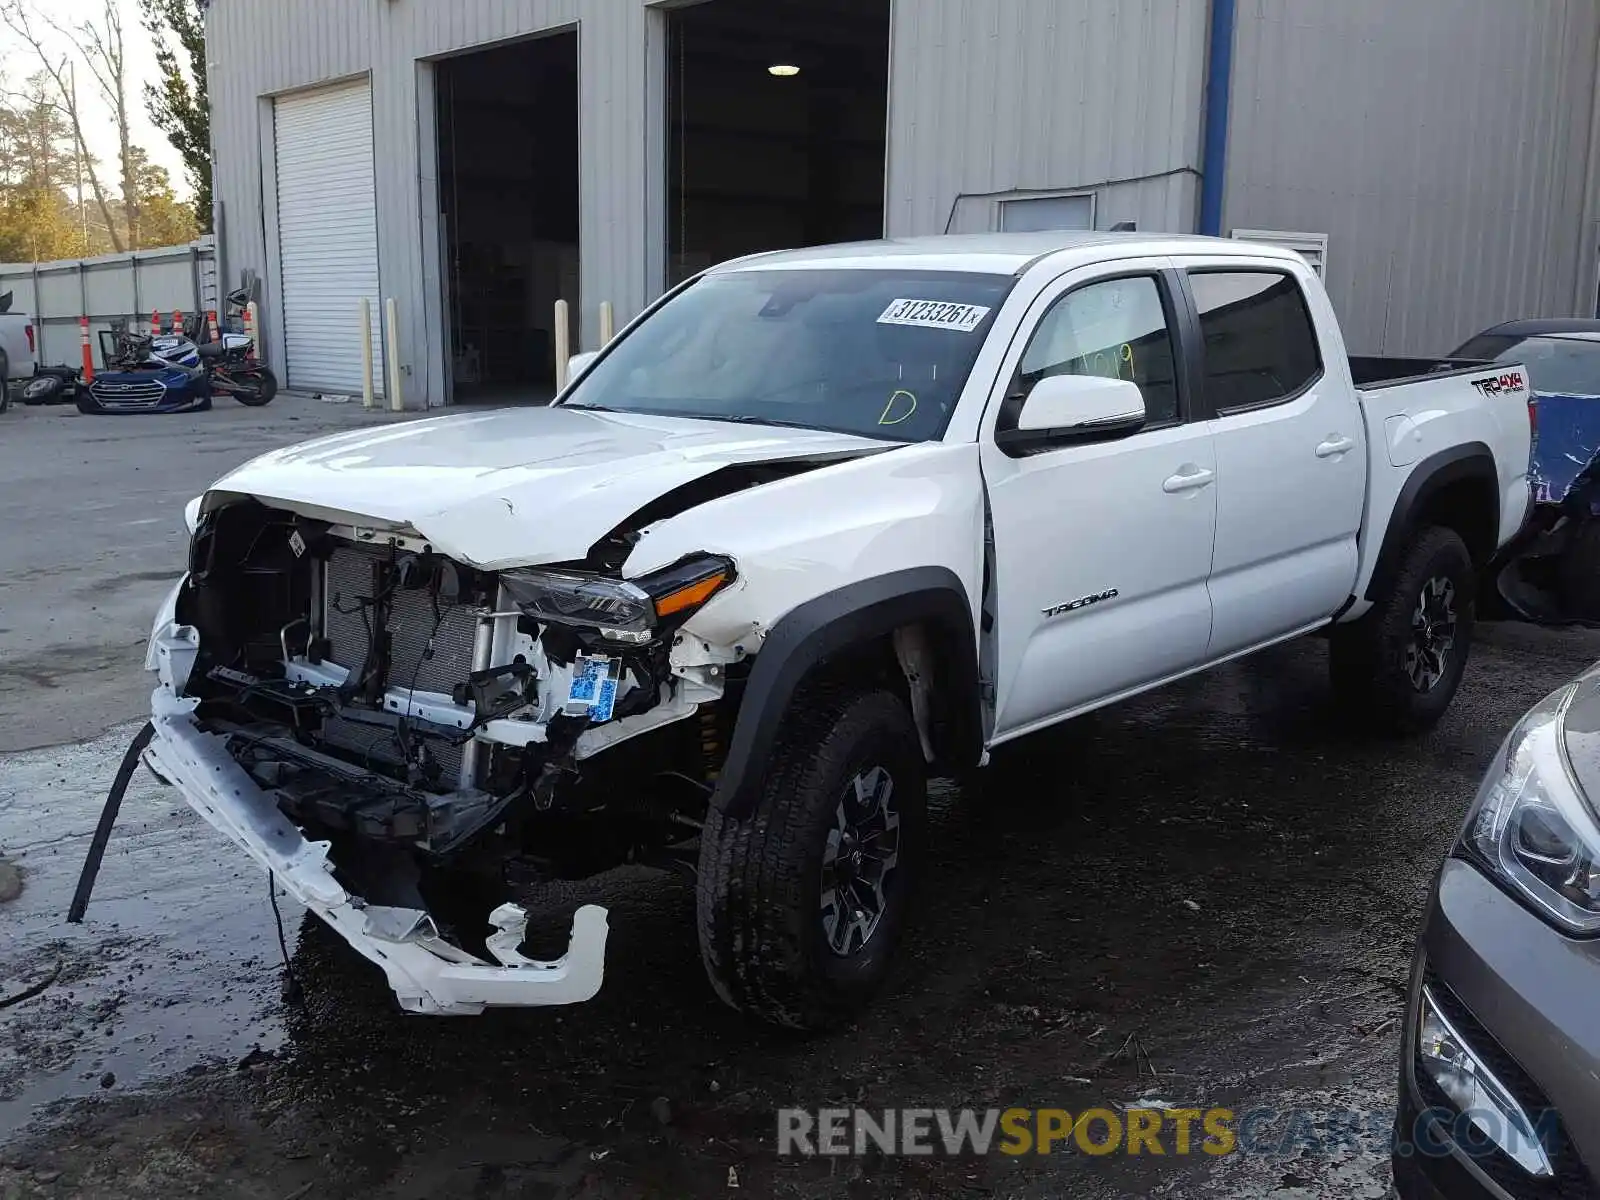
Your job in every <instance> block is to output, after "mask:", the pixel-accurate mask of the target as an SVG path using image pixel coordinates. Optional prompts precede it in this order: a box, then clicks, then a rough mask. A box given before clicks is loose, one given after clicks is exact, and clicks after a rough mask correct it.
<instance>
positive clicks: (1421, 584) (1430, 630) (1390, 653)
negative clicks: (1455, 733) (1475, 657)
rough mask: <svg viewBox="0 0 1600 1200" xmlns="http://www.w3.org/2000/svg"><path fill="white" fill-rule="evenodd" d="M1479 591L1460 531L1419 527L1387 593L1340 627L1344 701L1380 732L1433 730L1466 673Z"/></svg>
mask: <svg viewBox="0 0 1600 1200" xmlns="http://www.w3.org/2000/svg"><path fill="white" fill-rule="evenodd" d="M1476 592H1477V574H1476V572H1475V570H1474V569H1473V565H1472V556H1471V554H1469V553H1468V551H1467V547H1466V543H1465V542H1463V541H1462V540H1461V536H1460V535H1459V534H1457V533H1456V532H1455V531H1454V530H1452V529H1444V528H1441V527H1438V526H1432V527H1429V528H1426V529H1422V530H1419V531H1418V532H1417V534H1416V535H1415V536H1414V537H1413V538H1412V540H1411V544H1410V545H1409V546H1407V547H1406V550H1405V553H1404V554H1403V556H1402V557H1401V560H1400V564H1399V568H1398V570H1396V572H1395V574H1394V579H1393V582H1392V583H1391V585H1390V587H1389V589H1388V592H1387V594H1386V595H1384V596H1382V597H1381V598H1379V599H1378V600H1377V602H1376V603H1375V604H1374V605H1373V607H1372V610H1371V611H1370V612H1368V613H1367V614H1366V615H1365V616H1364V617H1362V618H1361V619H1360V620H1359V621H1356V622H1354V623H1352V624H1350V625H1341V626H1337V627H1336V628H1335V629H1334V631H1333V638H1332V644H1331V646H1330V655H1329V667H1330V671H1331V675H1332V679H1333V689H1334V695H1335V697H1336V699H1337V700H1338V702H1339V704H1340V706H1341V707H1342V708H1343V709H1344V710H1345V711H1346V712H1347V713H1348V714H1349V715H1350V716H1351V717H1352V718H1354V719H1355V720H1357V721H1359V722H1360V723H1361V724H1364V725H1366V726H1368V727H1369V728H1371V729H1373V730H1375V731H1376V732H1380V733H1386V734H1412V733H1421V732H1423V731H1425V730H1427V729H1430V728H1432V726H1433V725H1434V724H1436V723H1437V722H1438V720H1439V718H1440V717H1442V716H1444V713H1445V710H1446V709H1448V708H1449V707H1450V701H1451V700H1452V699H1454V697H1455V694H1456V689H1457V688H1458V687H1460V686H1461V677H1462V675H1463V674H1464V673H1465V672H1466V668H1467V656H1468V653H1469V651H1470V649H1471V646H1472V631H1473V623H1474V600H1475V597H1476Z"/></svg>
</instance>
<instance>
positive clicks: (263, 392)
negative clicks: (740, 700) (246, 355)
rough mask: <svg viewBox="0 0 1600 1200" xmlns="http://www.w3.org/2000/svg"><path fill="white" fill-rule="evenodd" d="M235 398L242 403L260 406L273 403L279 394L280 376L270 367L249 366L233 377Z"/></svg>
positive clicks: (252, 406) (255, 406)
mask: <svg viewBox="0 0 1600 1200" xmlns="http://www.w3.org/2000/svg"><path fill="white" fill-rule="evenodd" d="M232 382H233V388H234V392H233V398H234V399H235V400H237V401H238V402H239V403H240V404H244V405H248V406H249V407H251V408H260V407H261V406H262V405H264V404H271V403H272V398H273V397H274V396H276V395H277V394H278V377H277V376H276V375H274V374H273V373H272V371H271V369H270V368H268V367H249V368H247V369H245V370H241V371H238V372H237V373H235V374H234V375H233V377H232Z"/></svg>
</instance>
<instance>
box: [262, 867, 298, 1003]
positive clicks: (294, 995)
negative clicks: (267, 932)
mask: <svg viewBox="0 0 1600 1200" xmlns="http://www.w3.org/2000/svg"><path fill="white" fill-rule="evenodd" d="M267 899H269V900H271V901H272V919H273V920H274V921H276V922H277V924H278V952H279V953H280V954H282V955H283V1002H284V1003H285V1004H299V1003H300V1001H301V999H302V998H303V997H304V993H303V992H302V991H301V990H300V981H299V980H298V979H297V978H295V973H294V968H293V967H292V966H290V965H289V941H288V939H287V938H285V937H284V936H283V913H282V912H281V911H280V910H279V909H278V887H277V884H276V883H274V882H273V879H272V872H271V871H268V872H267Z"/></svg>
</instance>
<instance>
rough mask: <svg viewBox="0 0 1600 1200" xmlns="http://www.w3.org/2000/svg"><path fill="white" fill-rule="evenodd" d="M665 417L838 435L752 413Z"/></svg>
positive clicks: (695, 414)
mask: <svg viewBox="0 0 1600 1200" xmlns="http://www.w3.org/2000/svg"><path fill="white" fill-rule="evenodd" d="M662 415H663V416H672V417H682V418H683V419H684V420H685V421H727V422H729V423H730V424H733V425H775V426H777V427H778V428H780V429H810V430H812V431H813V432H816V433H837V432H839V431H838V430H834V429H829V428H828V427H827V426H825V425H811V424H808V423H806V422H805V421H785V420H783V419H782V418H781V417H758V416H755V415H753V414H751V413H695V412H687V413H686V412H674V413H664V414H662Z"/></svg>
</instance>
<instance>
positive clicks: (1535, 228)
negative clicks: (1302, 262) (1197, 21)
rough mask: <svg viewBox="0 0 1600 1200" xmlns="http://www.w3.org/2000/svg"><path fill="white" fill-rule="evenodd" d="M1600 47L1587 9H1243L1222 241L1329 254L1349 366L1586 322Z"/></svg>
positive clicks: (1488, 2) (1583, 4) (1383, 2)
mask: <svg viewBox="0 0 1600 1200" xmlns="http://www.w3.org/2000/svg"><path fill="white" fill-rule="evenodd" d="M1196 7H1204V5H1196ZM1597 34H1600V16H1597V5H1596V3H1595V0H1517V2H1516V3H1507V2H1506V0H1405V2H1404V3H1395V2H1394V0H1338V2H1337V3H1330V2H1329V0H1240V4H1239V29H1238V36H1237V39H1236V42H1235V46H1236V50H1235V63H1234V69H1235V74H1234V80H1233V98H1232V116H1231V121H1230V126H1231V128H1230V134H1229V155H1228V187H1227V195H1226V201H1225V208H1224V213H1223V221H1224V229H1225V230H1227V229H1234V228H1269V229H1286V230H1302V231H1307V232H1312V233H1326V234H1328V235H1330V241H1329V247H1328V270H1327V282H1328V287H1329V291H1330V292H1331V293H1332V295H1333V299H1334V303H1335V305H1336V306H1337V308H1338V310H1339V316H1340V318H1341V320H1342V322H1343V324H1344V327H1345V330H1346V334H1347V337H1348V338H1349V341H1350V343H1351V349H1352V350H1353V351H1355V352H1357V353H1379V352H1384V353H1391V354H1402V353H1403V354H1430V353H1437V354H1442V353H1446V352H1448V351H1449V350H1451V349H1453V348H1454V347H1455V346H1456V345H1458V344H1459V343H1460V342H1461V341H1462V340H1463V339H1465V338H1466V337H1467V336H1468V335H1470V334H1472V333H1475V332H1477V331H1478V330H1479V329H1481V328H1483V327H1485V326H1487V325H1490V324H1493V323H1494V322H1496V321H1500V320H1504V319H1507V318H1512V317H1520V316H1542V315H1573V314H1576V313H1580V312H1581V315H1593V307H1592V306H1593V301H1594V279H1595V270H1596V250H1597V245H1596V239H1595V237H1594V236H1593V233H1592V232H1590V231H1589V230H1588V228H1587V227H1588V226H1589V223H1590V220H1591V218H1592V216H1593V215H1594V214H1592V213H1587V212H1586V211H1585V208H1586V205H1587V204H1588V203H1590V202H1591V201H1592V189H1593V186H1594V185H1593V182H1592V181H1591V180H1589V179H1587V178H1586V176H1588V175H1589V174H1590V173H1591V172H1592V171H1593V169H1594V164H1592V163H1591V161H1590V149H1589V142H1590V126H1591V116H1592V113H1593V109H1594V89H1595V82H1596V71H1597V62H1596V38H1597ZM1585 306H1587V309H1586V311H1583V310H1584V309H1585Z"/></svg>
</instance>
